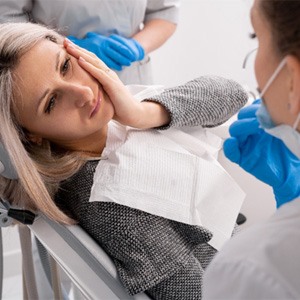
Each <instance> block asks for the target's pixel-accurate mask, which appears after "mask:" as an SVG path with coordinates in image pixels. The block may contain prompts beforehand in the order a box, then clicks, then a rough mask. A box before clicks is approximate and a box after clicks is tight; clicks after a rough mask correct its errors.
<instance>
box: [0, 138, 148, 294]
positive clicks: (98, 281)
mask: <svg viewBox="0 0 300 300" xmlns="http://www.w3.org/2000/svg"><path fill="white" fill-rule="evenodd" d="M0 174H1V175H2V176H5V177H8V178H11V179H15V178H17V175H16V173H15V171H14V168H13V166H12V165H11V163H10V160H9V158H8V155H7V153H6V151H5V149H4V148H3V146H2V145H1V143H0ZM13 220H17V221H19V222H21V223H23V224H24V226H20V230H19V233H20V241H21V250H22V256H23V293H24V299H25V298H27V299H42V297H40V296H39V294H38V289H37V287H36V285H35V282H34V281H35V277H36V275H38V274H34V272H35V271H34V263H33V258H32V244H31V243H32V241H33V240H34V239H35V238H36V239H37V240H38V243H37V244H38V250H39V251H38V252H39V255H40V259H41V262H42V266H43V269H44V271H45V273H46V278H47V279H48V281H49V282H47V283H46V284H48V285H49V284H50V286H51V288H52V290H53V299H69V298H68V295H67V294H66V292H64V287H62V286H61V282H60V279H59V272H58V270H57V265H56V264H58V266H60V267H61V269H62V270H63V271H64V272H65V273H66V274H67V275H68V277H69V279H70V280H71V282H72V285H73V286H75V289H78V290H79V291H80V298H79V296H78V297H75V296H74V299H82V296H83V297H84V299H93V300H96V299H97V300H98V299H99V300H102V299H103V300H117V299H122V300H123V299H128V300H129V299H136V300H147V299H151V298H150V297H148V296H147V295H146V294H144V293H140V294H137V295H135V296H130V295H128V294H127V292H126V291H125V289H124V287H123V285H122V284H121V282H120V280H119V279H118V275H117V271H116V268H115V266H114V264H113V262H112V260H111V259H110V257H109V256H108V255H107V254H106V253H105V252H104V251H103V250H102V248H101V247H100V246H99V245H98V244H97V243H96V242H95V241H94V240H93V239H92V238H91V237H90V236H89V235H88V234H87V233H86V232H85V231H84V230H83V229H82V228H81V227H80V226H78V225H72V226H65V225H61V224H58V223H56V222H53V221H51V220H49V219H48V218H47V217H45V216H44V215H43V214H38V215H34V214H33V213H32V212H30V211H27V210H22V209H18V208H12V207H10V205H9V203H8V202H7V201H5V199H0V299H1V298H2V297H1V295H2V279H3V263H2V262H3V260H2V258H3V253H2V238H1V227H7V226H10V225H11V224H12V223H13ZM32 236H33V237H34V238H32ZM43 252H44V254H42V253H43ZM45 253H46V255H45ZM24 269H26V270H25V272H24Z"/></svg>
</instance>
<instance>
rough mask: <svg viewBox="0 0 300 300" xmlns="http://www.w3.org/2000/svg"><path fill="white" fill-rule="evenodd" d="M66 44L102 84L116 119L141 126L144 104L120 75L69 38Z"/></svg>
mask: <svg viewBox="0 0 300 300" xmlns="http://www.w3.org/2000/svg"><path fill="white" fill-rule="evenodd" d="M64 46H65V48H66V50H67V52H68V53H69V54H70V55H72V56H74V57H75V58H76V59H78V64H79V65H80V66H81V67H82V68H83V69H84V70H85V71H87V72H88V73H89V74H90V75H91V76H92V77H94V78H95V79H96V80H97V81H98V82H99V83H100V84H101V85H102V87H103V89H104V91H105V92H106V94H107V95H108V97H109V99H110V100H111V102H112V104H113V106H114V110H115V115H114V119H115V120H116V121H118V122H120V123H122V124H124V125H128V126H132V127H137V128H141V126H142V124H141V123H142V122H141V121H142V120H140V119H141V116H142V115H143V110H144V105H142V104H141V103H140V102H137V101H136V100H135V99H134V98H133V96H132V95H131V94H130V92H129V91H128V89H127V88H126V86H125V85H124V84H123V83H122V81H121V80H120V79H119V77H118V75H117V74H116V73H115V72H114V71H112V70H111V69H109V68H108V67H107V66H106V65H105V64H104V62H103V61H101V60H100V59H99V58H98V57H97V56H96V55H94V54H93V53H91V52H89V51H87V50H85V49H82V48H80V47H78V46H76V45H75V44H73V43H71V42H69V41H68V40H67V41H65V43H64ZM142 127H143V126H142Z"/></svg>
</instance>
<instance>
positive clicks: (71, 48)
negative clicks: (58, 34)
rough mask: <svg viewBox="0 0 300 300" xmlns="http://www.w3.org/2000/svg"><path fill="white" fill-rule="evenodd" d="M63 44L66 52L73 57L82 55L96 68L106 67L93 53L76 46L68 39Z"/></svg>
mask: <svg viewBox="0 0 300 300" xmlns="http://www.w3.org/2000/svg"><path fill="white" fill-rule="evenodd" d="M64 46H65V48H66V50H67V51H68V53H69V54H71V55H72V56H74V57H75V58H77V59H79V57H83V58H84V59H85V60H86V61H88V62H90V63H91V64H93V65H94V66H96V67H98V68H101V69H106V68H108V67H107V66H106V64H105V63H104V62H103V61H102V60H101V59H99V58H98V57H97V56H96V55H95V54H94V53H92V52H90V51H87V50H85V49H83V48H81V47H78V46H76V45H75V44H73V43H71V42H68V41H66V42H65V43H64Z"/></svg>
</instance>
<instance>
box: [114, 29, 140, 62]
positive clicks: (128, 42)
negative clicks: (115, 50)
mask: <svg viewBox="0 0 300 300" xmlns="http://www.w3.org/2000/svg"><path fill="white" fill-rule="evenodd" d="M110 38H111V39H113V40H114V41H116V42H119V43H121V44H122V45H124V46H125V47H127V48H128V49H129V50H130V51H131V52H132V54H133V55H134V61H139V60H142V59H144V57H145V51H144V48H143V47H142V46H141V44H140V43H139V42H138V41H137V40H135V39H131V38H125V37H122V36H120V35H117V34H112V35H111V36H110ZM120 50H121V48H120Z"/></svg>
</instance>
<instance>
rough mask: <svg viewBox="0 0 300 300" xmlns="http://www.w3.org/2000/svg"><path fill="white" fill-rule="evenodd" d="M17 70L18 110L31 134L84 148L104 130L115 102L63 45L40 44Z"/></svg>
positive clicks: (18, 115)
mask: <svg viewBox="0 0 300 300" xmlns="http://www.w3.org/2000/svg"><path fill="white" fill-rule="evenodd" d="M15 74H16V86H17V87H18V89H17V91H16V95H17V98H16V99H18V101H17V103H16V115H17V118H18V120H19V122H20V124H21V125H22V126H23V127H24V128H26V129H27V131H29V133H30V136H31V137H34V138H32V139H36V138H44V139H47V140H50V141H51V142H54V143H56V144H58V145H60V146H62V147H64V148H67V149H72V150H80V149H85V148H86V145H87V144H88V143H93V144H95V141H98V140H99V141H100V139H101V137H103V135H105V133H106V127H107V123H108V122H109V121H110V120H111V119H112V117H113V114H114V109H113V105H112V103H111V101H110V99H109V97H108V96H107V94H106V93H105V92H104V91H103V89H102V87H101V85H100V84H99V82H98V81H96V80H95V79H94V78H93V77H92V76H91V75H90V74H88V73H87V72H86V71H85V70H83V69H82V68H81V67H80V66H79V65H78V63H77V60H76V59H75V58H74V57H72V56H70V55H69V54H68V53H67V52H66V51H65V49H64V47H63V46H62V45H59V44H56V43H54V42H52V41H49V40H45V41H42V42H40V43H38V44H37V45H35V46H34V47H33V48H32V49H31V50H30V51H28V52H27V53H26V54H25V55H23V56H22V58H21V60H20V63H19V65H18V66H17V68H16V70H15Z"/></svg>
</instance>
